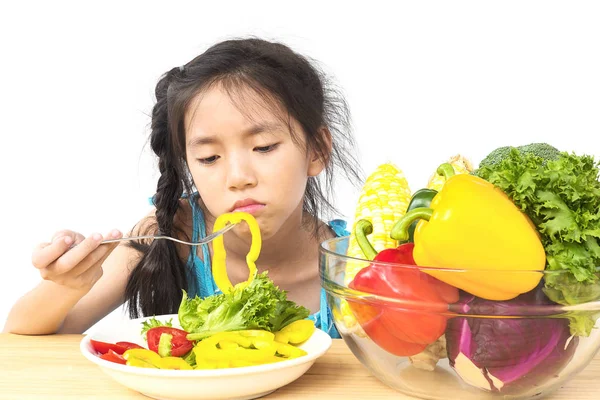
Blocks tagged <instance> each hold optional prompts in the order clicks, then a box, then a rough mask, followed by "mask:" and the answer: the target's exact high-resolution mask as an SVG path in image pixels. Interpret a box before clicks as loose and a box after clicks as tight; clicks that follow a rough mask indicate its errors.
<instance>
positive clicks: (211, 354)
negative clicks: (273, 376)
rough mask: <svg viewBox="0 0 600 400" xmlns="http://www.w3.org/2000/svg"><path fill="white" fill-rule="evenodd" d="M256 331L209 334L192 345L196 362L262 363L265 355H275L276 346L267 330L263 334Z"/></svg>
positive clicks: (272, 336) (265, 357)
mask: <svg viewBox="0 0 600 400" xmlns="http://www.w3.org/2000/svg"><path fill="white" fill-rule="evenodd" d="M258 332H259V331H249V332H247V331H231V332H219V333H216V334H214V335H212V336H209V337H207V338H206V339H203V340H202V341H200V342H199V343H198V344H197V345H196V346H195V347H194V350H193V351H194V355H195V356H196V363H197V364H198V363H199V360H209V361H232V360H243V361H248V362H251V363H256V364H258V363H263V362H264V361H265V360H266V359H267V357H269V356H273V355H275V352H276V351H277V347H276V346H275V342H274V341H273V338H274V337H275V335H273V334H272V333H271V332H267V331H264V332H265V334H259V333H258ZM233 344H236V345H237V346H233Z"/></svg>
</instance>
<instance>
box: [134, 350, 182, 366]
mask: <svg viewBox="0 0 600 400" xmlns="http://www.w3.org/2000/svg"><path fill="white" fill-rule="evenodd" d="M123 358H125V360H126V364H127V365H130V366H132V367H142V368H159V369H192V367H191V366H190V365H189V364H188V363H187V362H186V361H185V360H184V359H183V358H180V357H172V356H169V357H161V356H160V355H159V354H157V353H155V352H153V351H152V350H148V349H129V350H126V351H125V352H124V353H123Z"/></svg>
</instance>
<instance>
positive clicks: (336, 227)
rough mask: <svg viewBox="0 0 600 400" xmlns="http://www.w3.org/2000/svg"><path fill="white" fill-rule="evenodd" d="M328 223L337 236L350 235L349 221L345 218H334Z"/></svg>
mask: <svg viewBox="0 0 600 400" xmlns="http://www.w3.org/2000/svg"><path fill="white" fill-rule="evenodd" d="M327 225H329V227H330V228H331V230H332V231H333V232H334V233H335V235H336V236H337V237H342V236H349V235H350V232H349V231H348V229H347V227H348V223H347V222H346V221H345V220H343V219H332V220H330V221H329V222H328V223H327Z"/></svg>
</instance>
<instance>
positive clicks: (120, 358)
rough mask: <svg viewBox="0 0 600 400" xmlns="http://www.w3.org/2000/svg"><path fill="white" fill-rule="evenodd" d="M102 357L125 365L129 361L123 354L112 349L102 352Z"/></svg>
mask: <svg viewBox="0 0 600 400" xmlns="http://www.w3.org/2000/svg"><path fill="white" fill-rule="evenodd" d="M100 358H101V359H103V360H106V361H112V362H115V363H117V364H123V365H125V364H126V363H127V360H125V358H123V356H122V355H120V354H117V353H116V352H114V351H113V350H112V349H109V350H108V352H107V353H105V354H102V355H101V356H100Z"/></svg>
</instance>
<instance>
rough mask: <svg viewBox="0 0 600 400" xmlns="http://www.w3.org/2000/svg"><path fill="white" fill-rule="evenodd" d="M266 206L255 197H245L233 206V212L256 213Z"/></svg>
mask: <svg viewBox="0 0 600 400" xmlns="http://www.w3.org/2000/svg"><path fill="white" fill-rule="evenodd" d="M264 207H265V205H264V204H262V203H259V202H258V201H256V200H254V199H244V200H238V201H236V202H235V204H234V205H233V207H231V212H236V211H237V212H247V213H249V214H253V215H254V214H256V213H257V212H258V211H260V210H262V209H263V208H264Z"/></svg>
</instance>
